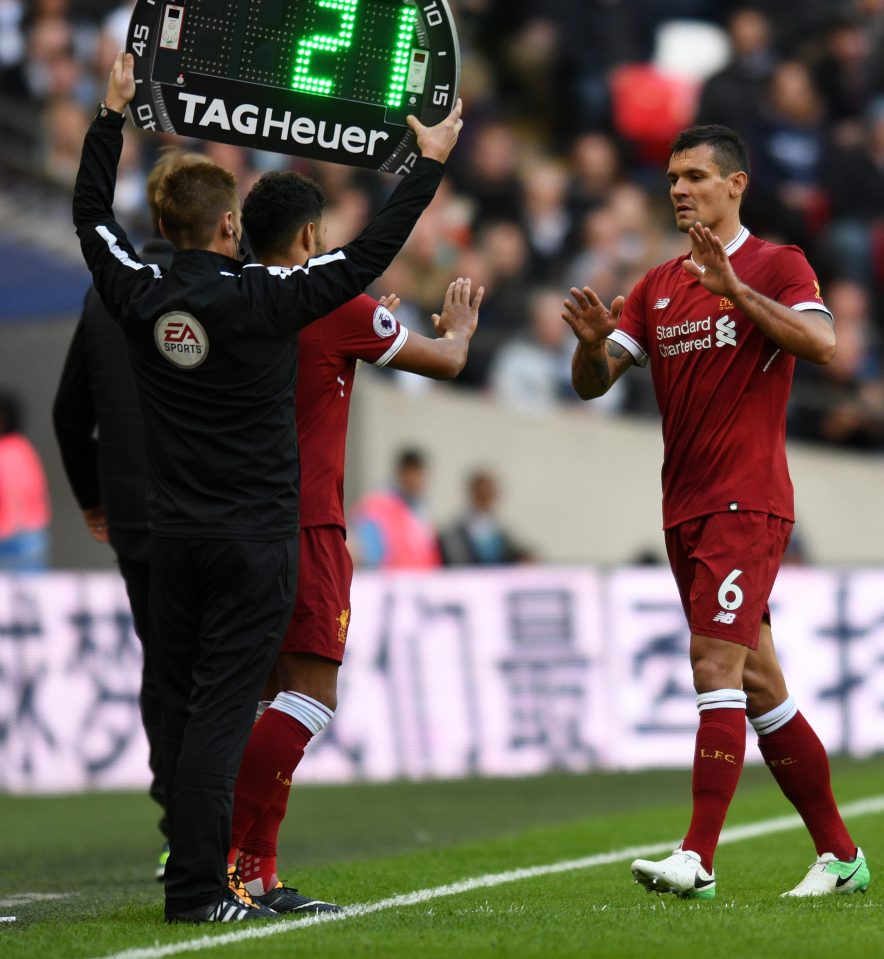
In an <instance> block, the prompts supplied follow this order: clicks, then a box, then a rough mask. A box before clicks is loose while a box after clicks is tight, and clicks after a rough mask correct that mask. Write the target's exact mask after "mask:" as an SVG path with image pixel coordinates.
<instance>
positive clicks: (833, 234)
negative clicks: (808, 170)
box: [822, 95, 884, 288]
mask: <svg viewBox="0 0 884 959" xmlns="http://www.w3.org/2000/svg"><path fill="white" fill-rule="evenodd" d="M824 183H825V187H826V191H827V193H828V195H829V197H830V200H831V205H832V223H831V225H830V227H829V229H828V231H827V233H826V236H825V237H824V238H823V244H822V248H823V252H824V255H825V257H826V259H827V260H828V261H829V262H830V266H831V267H832V269H833V271H834V272H835V273H837V275H839V276H842V277H849V278H851V279H853V280H856V281H857V282H859V283H864V284H865V285H866V286H867V287H869V288H874V287H876V286H881V285H884V95H881V96H879V97H878V98H877V99H875V100H873V101H872V102H871V103H870V104H869V107H868V109H867V110H866V115H865V122H864V124H863V130H862V135H861V139H860V142H859V144H857V145H856V146H852V147H847V148H845V147H842V146H836V147H834V148H833V149H832V150H831V152H830V153H829V156H828V157H827V160H826V163H825V172H824Z"/></svg>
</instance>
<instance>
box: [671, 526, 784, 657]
mask: <svg viewBox="0 0 884 959" xmlns="http://www.w3.org/2000/svg"><path fill="white" fill-rule="evenodd" d="M793 525H794V524H793V523H792V522H790V521H789V520H786V519H781V518H780V517H779V516H769V515H768V514H767V513H752V512H745V513H710V514H709V515H708V516H701V517H699V518H698V519H692V520H688V521H687V522H686V523H680V524H679V525H678V526H674V527H673V528H672V529H667V530H666V552H667V554H668V555H669V565H670V566H671V567H672V573H673V575H674V576H675V582H676V584H677V585H678V592H679V594H680V595H681V604H682V606H683V607H684V611H685V616H686V617H687V620H688V625H689V626H690V627H691V632H692V633H697V634H699V635H700V636H715V637H716V638H718V639H726V640H729V641H730V642H732V643H739V644H740V645H741V646H748V647H749V649H757V648H758V631H759V627H760V626H761V622H762V620H763V619H766V620H767V621H768V622H770V609H769V608H768V605H767V601H768V599H769V597H770V593H771V590H772V589H773V584H774V580H775V579H776V578H777V573H778V572H779V569H780V563H781V561H782V558H783V553H785V551H786V547H787V546H788V545H789V537H790V536H791V534H792V526H793Z"/></svg>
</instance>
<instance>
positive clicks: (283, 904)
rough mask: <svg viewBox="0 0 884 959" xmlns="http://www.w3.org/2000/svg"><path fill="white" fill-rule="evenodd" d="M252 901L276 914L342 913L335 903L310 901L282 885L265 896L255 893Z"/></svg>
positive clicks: (294, 890) (295, 890)
mask: <svg viewBox="0 0 884 959" xmlns="http://www.w3.org/2000/svg"><path fill="white" fill-rule="evenodd" d="M252 899H253V900H254V902H255V904H256V905H260V906H264V907H267V908H270V909H272V910H273V911H274V912H298V913H305V912H310V913H317V912H340V911H341V907H340V906H336V905H335V904H334V903H333V902H323V900H322V899H310V898H308V897H307V896H302V895H301V894H300V893H299V892H298V890H297V889H289V887H288V886H284V885H283V884H282V883H279V884H278V885H277V887H276V888H275V889H271V890H270V892H268V893H265V894H264V895H263V896H256V895H254V893H253V894H252Z"/></svg>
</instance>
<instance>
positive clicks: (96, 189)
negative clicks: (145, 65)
mask: <svg viewBox="0 0 884 959" xmlns="http://www.w3.org/2000/svg"><path fill="white" fill-rule="evenodd" d="M133 62H134V61H133V58H132V54H129V53H127V54H122V53H120V54H118V55H117V58H116V60H115V61H114V65H113V69H112V70H111V74H110V78H109V79H108V87H107V95H106V97H105V100H104V102H103V103H102V106H101V107H100V109H99V112H98V115H97V116H96V117H95V119H94V120H93V121H92V125H91V126H90V127H89V131H88V132H87V134H86V139H85V140H84V141H83V154H82V157H81V159H80V169H79V171H78V172H77V180H76V183H75V185H74V202H73V214H74V226H75V227H76V229H77V235H78V236H79V238H80V247H81V249H82V251H83V257H84V258H85V260H86V265H87V266H88V267H89V270H90V271H91V273H92V277H93V279H94V281H95V288H96V289H97V290H98V293H99V296H101V299H102V301H103V302H104V305H105V306H106V307H107V309H108V311H109V312H110V314H111V316H118V315H119V313H120V310H121V307H122V305H123V304H124V303H125V302H126V300H127V299H128V297H129V294H130V293H131V291H132V287H133V285H134V282H135V276H136V274H137V273H138V272H139V271H140V270H143V269H150V267H147V266H145V265H144V264H143V263H142V262H141V261H140V260H139V258H138V254H137V253H136V252H135V248H134V247H133V246H132V244H131V243H130V242H129V240H128V237H127V236H126V233H125V231H124V230H123V228H122V227H121V226H120V225H119V223H117V222H116V220H115V219H114V213H113V199H114V188H115V186H116V180H117V164H118V163H119V160H120V153H121V151H122V149H123V122H124V120H125V117H124V116H123V113H124V111H125V109H126V107H127V106H128V104H129V101H130V100H131V99H132V97H133V96H134V95H135V78H134V75H133Z"/></svg>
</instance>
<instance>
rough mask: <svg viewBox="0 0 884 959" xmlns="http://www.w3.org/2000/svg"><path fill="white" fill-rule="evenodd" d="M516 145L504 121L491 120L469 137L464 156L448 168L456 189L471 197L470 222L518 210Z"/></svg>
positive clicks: (478, 221) (518, 191) (499, 217)
mask: <svg viewBox="0 0 884 959" xmlns="http://www.w3.org/2000/svg"><path fill="white" fill-rule="evenodd" d="M518 156H519V145H518V143H517V141H516V136H515V132H514V131H513V129H512V128H511V127H510V126H508V125H507V124H505V123H501V122H491V123H489V124H487V125H486V126H484V127H483V128H482V129H481V130H479V131H478V133H476V134H475V136H474V137H473V141H472V144H471V148H470V151H469V154H468V158H467V160H466V161H465V162H464V163H461V162H459V161H455V166H454V168H453V169H452V174H453V175H454V178H455V182H456V184H457V188H458V190H461V191H463V192H465V193H467V194H469V195H470V196H471V197H472V199H473V223H481V222H482V221H483V220H485V219H486V218H491V219H506V218H507V217H512V216H513V214H514V211H517V210H518V209H519V196H520V191H521V187H520V184H519V177H518V175H517V171H516V158H517V157H518Z"/></svg>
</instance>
